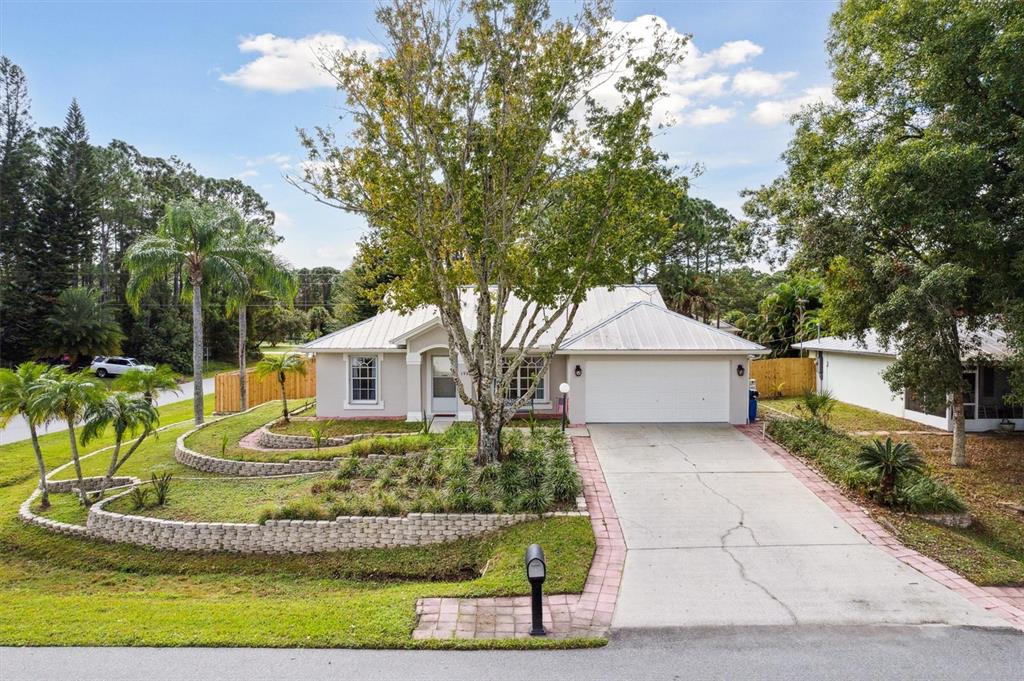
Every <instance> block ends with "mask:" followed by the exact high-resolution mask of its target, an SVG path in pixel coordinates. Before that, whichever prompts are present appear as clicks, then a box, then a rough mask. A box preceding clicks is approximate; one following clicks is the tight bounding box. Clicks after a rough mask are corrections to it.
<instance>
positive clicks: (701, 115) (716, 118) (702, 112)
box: [683, 104, 736, 127]
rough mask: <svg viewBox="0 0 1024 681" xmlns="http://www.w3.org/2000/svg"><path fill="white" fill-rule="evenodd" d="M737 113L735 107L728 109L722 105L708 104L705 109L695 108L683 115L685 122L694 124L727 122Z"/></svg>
mask: <svg viewBox="0 0 1024 681" xmlns="http://www.w3.org/2000/svg"><path fill="white" fill-rule="evenodd" d="M735 115H736V110H735V109H727V108H724V107H721V106H715V105H713V104H712V105H711V106H707V107H704V108H703V109H695V110H694V111H692V112H690V113H689V114H687V115H686V116H684V117H683V123H685V124H686V125H692V126H698V127H699V126H702V125H716V124H718V123H725V122H726V121H727V120H729V119H730V118H732V117H733V116H735Z"/></svg>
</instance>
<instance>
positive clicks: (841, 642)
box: [0, 626, 1024, 681]
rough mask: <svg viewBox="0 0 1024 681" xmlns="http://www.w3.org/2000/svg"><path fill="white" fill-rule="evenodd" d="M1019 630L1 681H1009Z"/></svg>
mask: <svg viewBox="0 0 1024 681" xmlns="http://www.w3.org/2000/svg"><path fill="white" fill-rule="evenodd" d="M1022 669H1024V635H1022V634H1020V633H1017V632H1009V631H1005V630H986V629H971V628H956V627H944V626H891V627H800V626H795V627H794V626H779V627H774V626H773V627H744V628H734V627H733V628H730V627H716V628H708V629H688V630H678V631H675V632H671V631H663V632H661V633H657V634H643V635H639V634H636V635H629V636H627V637H620V638H617V639H614V640H613V641H612V642H611V643H610V644H609V645H608V646H607V647H605V648H600V649H593V650H570V651H476V652H468V651H390V650H294V649H281V650H274V649H245V648H0V679H3V681H23V680H24V681H50V680H51V679H53V680H58V679H60V680H64V679H75V680H76V681H92V680H94V679H95V680H96V681H100V680H102V681H138V679H146V680H147V681H165V680H166V681H182V680H183V679H187V680H189V681H200V680H204V679H217V680H218V681H236V680H237V681H289V680H290V679H295V680H298V681H315V680H317V679H342V680H347V679H358V680H359V681H377V680H384V679H387V680H391V679H403V680H412V679H443V680H444V681H462V680H466V681H486V680H487V679H502V681H516V680H519V679H523V680H529V681H536V680H538V679H559V680H562V679H586V680H587V681H594V680H597V679H614V680H615V681H622V680H626V679H652V680H653V679H699V680H701V681H706V680H712V679H723V680H724V679H728V680H730V681H742V680H744V679H786V680H787V681H802V680H804V679H807V680H811V679H813V680H815V681H829V680H831V679H835V680H837V681H839V680H842V681H856V680H857V679H864V680H865V681H868V680H870V681H876V680H877V679H887V680H888V679H899V680H905V679H906V680H916V679H921V680H922V681H923V680H928V681H952V680H960V679H964V680H967V679H985V680H986V681H1000V680H1002V679H1006V680H1011V679H1012V680H1014V681H1019V679H1020V678H1021V673H1022V672H1021V670H1022Z"/></svg>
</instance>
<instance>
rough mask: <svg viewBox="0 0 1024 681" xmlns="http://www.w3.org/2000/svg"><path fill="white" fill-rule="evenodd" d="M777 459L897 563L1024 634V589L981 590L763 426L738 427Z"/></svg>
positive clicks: (981, 588) (755, 424)
mask: <svg viewBox="0 0 1024 681" xmlns="http://www.w3.org/2000/svg"><path fill="white" fill-rule="evenodd" d="M736 428H737V429H738V430H740V431H741V432H742V433H743V434H744V435H746V436H747V437H748V438H750V439H751V440H752V441H753V442H754V443H755V444H757V445H758V446H759V447H760V448H761V449H763V450H764V451H765V452H767V453H768V455H769V456H771V457H772V458H773V459H775V460H776V461H778V462H779V463H781V464H782V465H783V466H785V468H786V469H787V470H788V471H789V472H790V473H792V474H793V476H794V477H796V479H797V480H799V481H800V482H801V483H803V485H804V486H805V487H806V488H807V489H809V490H811V491H812V492H814V494H815V495H817V497H818V498H819V499H821V500H822V501H824V502H825V504H826V505H827V506H828V507H829V508H831V509H832V510H833V511H835V512H836V514H837V515H839V517H841V518H842V519H843V520H845V521H846V522H847V523H848V524H849V525H850V527H852V528H853V529H854V530H856V531H857V532H858V533H860V535H861V536H863V537H864V538H865V539H867V540H868V543H870V544H873V545H874V546H877V547H878V548H880V549H882V550H883V551H885V552H886V553H888V554H889V555H891V556H893V557H894V558H896V559H897V560H899V561H901V562H903V563H905V564H907V565H909V566H910V567H912V568H914V569H915V570H917V571H918V572H921V573H922V574H924V575H925V576H927V577H931V578H932V579H933V580H935V581H936V582H938V583H939V584H942V585H943V586H945V587H946V588H948V589H951V590H953V591H955V592H957V593H958V594H960V595H961V596H963V597H964V598H966V599H967V600H969V601H971V602H972V603H975V604H976V605H980V606H981V607H983V608H985V609H986V610H988V611H989V612H990V613H992V614H994V615H997V616H998V617H1001V618H1002V619H1004V620H1006V621H1007V622H1009V623H1010V624H1011V625H1013V626H1014V627H1015V628H1016V629H1018V630H1020V631H1024V589H1021V588H1016V587H998V586H995V587H980V586H977V585H975V584H973V583H972V582H971V581H970V580H968V579H966V578H965V577H963V576H961V575H960V574H958V573H956V572H954V571H953V570H951V569H950V568H948V567H947V566H945V565H944V564H942V563H940V562H939V561H937V560H934V559H932V558H929V557H928V556H925V555H923V554H921V553H918V552H917V551H915V550H913V549H911V548H908V547H906V546H904V545H903V544H902V543H901V542H900V540H899V539H897V538H896V537H895V536H894V535H893V534H892V533H891V532H889V531H888V530H886V529H885V528H884V527H882V526H881V525H879V524H878V523H877V522H875V520H874V519H872V518H871V516H870V515H868V513H867V511H865V510H864V509H863V508H862V507H861V506H860V505H858V504H856V503H854V502H853V501H851V500H850V499H848V498H847V497H846V496H845V495H843V493H842V492H841V491H839V489H837V488H836V487H835V486H834V485H833V484H832V483H831V482H829V481H828V480H827V479H826V478H824V477H823V476H822V475H821V474H820V473H818V472H817V471H816V470H815V469H813V468H811V467H810V466H809V465H808V464H807V463H806V462H804V461H803V460H802V459H800V458H799V457H797V456H794V455H793V454H791V453H789V451H788V450H786V449H785V448H784V447H782V446H781V445H779V444H778V443H777V442H775V441H774V440H771V439H770V438H768V437H766V436H765V435H764V431H763V426H762V425H761V424H757V423H754V424H748V425H745V426H736Z"/></svg>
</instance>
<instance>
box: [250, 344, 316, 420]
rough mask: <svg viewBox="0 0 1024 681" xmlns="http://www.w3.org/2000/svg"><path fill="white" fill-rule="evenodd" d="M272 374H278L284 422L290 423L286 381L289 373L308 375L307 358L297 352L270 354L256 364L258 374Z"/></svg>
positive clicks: (261, 376)
mask: <svg viewBox="0 0 1024 681" xmlns="http://www.w3.org/2000/svg"><path fill="white" fill-rule="evenodd" d="M272 374H273V375H276V376H277V383H278V385H279V386H280V387H281V410H282V411H281V413H282V415H283V416H284V422H285V423H288V421H289V419H288V395H287V394H286V392H285V389H284V381H285V378H287V375H288V374H298V375H300V376H305V375H306V358H305V357H303V356H302V355H300V354H299V353H297V352H288V353H282V354H280V355H268V356H267V357H265V358H263V359H261V360H260V361H259V363H258V364H257V365H256V375H257V376H259V377H260V378H263V377H265V376H270V375H272Z"/></svg>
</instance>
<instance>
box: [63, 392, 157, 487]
mask: <svg viewBox="0 0 1024 681" xmlns="http://www.w3.org/2000/svg"><path fill="white" fill-rule="evenodd" d="M159 422H160V415H159V414H158V413H157V411H156V409H155V408H154V407H153V404H152V403H151V402H150V401H149V400H148V399H146V398H145V397H132V396H130V395H128V393H124V392H119V393H113V394H112V395H108V396H107V398H106V399H105V400H102V401H101V402H97V403H95V404H91V405H90V406H89V408H88V410H86V412H85V425H84V426H82V444H83V445H84V444H87V443H89V442H92V441H93V440H95V439H96V438H98V437H100V436H101V435H103V433H104V431H106V429H107V427H108V426H109V427H111V428H113V429H114V448H113V450H111V455H110V465H109V466H108V467H107V474H106V475H105V476H103V482H101V483H100V489H99V493H98V494H97V496H96V498H97V499H102V498H103V495H104V493H106V491H107V487H109V486H110V481H111V479H112V478H113V477H114V474H115V473H117V471H118V469H120V468H121V466H123V465H124V463H125V462H126V461H127V460H128V459H129V458H130V457H131V455H132V454H134V453H135V450H136V449H138V448H139V445H141V444H142V442H143V441H144V440H145V439H146V436H148V435H149V434H150V433H151V432H153V429H154V428H156V426H157V424H158V423H159ZM139 431H141V433H142V434H141V435H140V436H139V437H138V438H137V439H136V440H135V442H134V443H132V446H131V447H130V448H129V449H128V451H127V452H126V453H125V455H124V456H123V457H122V456H121V445H122V444H123V443H124V440H125V436H128V437H129V438H131V437H134V436H135V433H137V432H139Z"/></svg>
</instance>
